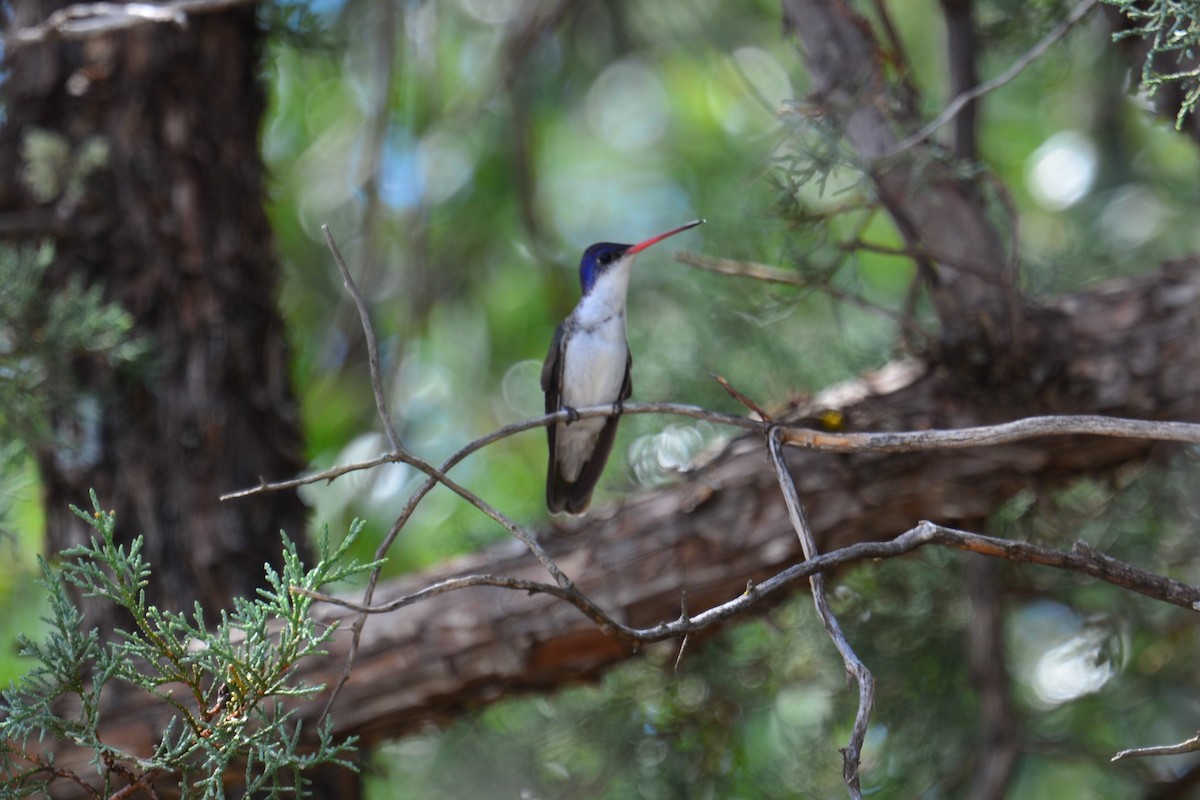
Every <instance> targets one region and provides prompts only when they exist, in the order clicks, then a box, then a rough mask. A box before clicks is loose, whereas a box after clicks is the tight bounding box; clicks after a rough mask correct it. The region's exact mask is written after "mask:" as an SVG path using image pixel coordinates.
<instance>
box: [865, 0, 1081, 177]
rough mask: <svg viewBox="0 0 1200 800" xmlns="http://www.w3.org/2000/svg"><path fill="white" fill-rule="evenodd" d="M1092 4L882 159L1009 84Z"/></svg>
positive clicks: (1078, 8)
mask: <svg viewBox="0 0 1200 800" xmlns="http://www.w3.org/2000/svg"><path fill="white" fill-rule="evenodd" d="M1096 5H1097V0H1083V2H1081V3H1080V4H1079V5H1077V6H1075V8H1073V9H1071V13H1070V14H1068V15H1067V16H1066V18H1065V19H1064V20H1063V21H1062V22H1060V23H1058V25H1056V26H1054V29H1053V30H1051V31H1050V32H1049V33H1047V34H1046V35H1045V36H1044V37H1042V39H1041V41H1039V42H1038V43H1037V44H1035V45H1034V46H1033V47H1031V48H1029V50H1028V51H1026V52H1025V53H1024V54H1023V55H1022V56H1021V57H1020V58H1018V59H1017V60H1016V61H1014V62H1013V63H1012V64H1011V65H1010V66H1009V68H1008V69H1006V70H1004V72H1001V73H1000V74H999V75H997V76H996V77H994V78H992V79H991V80H990V81H984V82H983V83H981V84H979V85H978V86H976V87H974V88H973V89H969V90H968V91H965V92H963V93H961V94H960V95H958V96H957V97H955V98H954V99H953V100H951V101H950V104H949V105H948V106H946V108H945V109H944V110H943V111H942V113H941V114H938V115H937V117H935V118H934V119H933V121H931V122H930V123H929V124H927V125H925V126H924V127H923V128H921V129H920V130H919V131H917V132H916V133H914V134H913V135H911V136H909V137H908V138H906V139H904V140H902V141H901V142H900V143H899V144H897V145H896V146H895V147H893V148H892V149H891V150H890V151H888V152H887V154H885V155H884V158H891V157H892V156H895V155H899V154H900V153H903V152H904V151H905V150H908V149H909V148H910V147H913V146H915V145H917V144H920V143H921V142H923V141H925V140H926V139H928V138H929V137H930V136H932V135H933V134H934V133H936V132H937V131H938V130H940V129H941V128H942V127H943V126H944V125H946V123H948V122H950V121H951V120H952V119H954V118H955V116H957V115H958V113H959V112H961V111H962V110H963V109H964V108H966V106H967V104H968V103H970V102H971V101H972V100H976V99H978V98H980V97H983V96H984V95H985V94H987V93H988V92H991V91H995V90H996V89H999V88H1000V87H1001V86H1004V85H1005V84H1007V83H1011V82H1012V81H1013V80H1014V79H1015V78H1016V77H1017V76H1018V75H1020V74H1021V73H1022V72H1024V71H1025V68H1026V67H1028V66H1029V65H1030V64H1032V63H1033V62H1034V61H1036V60H1037V59H1038V58H1040V57H1041V55H1042V54H1043V53H1045V52H1046V51H1047V50H1049V49H1050V46H1051V45H1053V44H1054V43H1055V42H1057V41H1058V40H1059V39H1061V38H1062V37H1063V36H1065V35H1066V34H1067V31H1069V30H1071V28H1073V27H1075V25H1076V23H1078V22H1079V21H1080V20H1081V19H1083V18H1084V17H1086V16H1087V15H1088V13H1089V12H1090V11H1091V10H1092V9H1093V8H1095V7H1096Z"/></svg>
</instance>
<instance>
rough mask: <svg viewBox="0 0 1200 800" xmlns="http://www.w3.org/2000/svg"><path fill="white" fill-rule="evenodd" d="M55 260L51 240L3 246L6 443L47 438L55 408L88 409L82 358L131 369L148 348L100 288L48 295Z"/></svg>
mask: <svg viewBox="0 0 1200 800" xmlns="http://www.w3.org/2000/svg"><path fill="white" fill-rule="evenodd" d="M53 258H54V248H53V247H52V246H51V245H50V244H49V243H42V244H40V245H37V246H20V247H12V246H2V245H0V441H5V440H9V439H20V440H23V441H25V442H26V443H34V442H42V441H46V440H47V439H49V438H51V437H52V436H53V435H54V434H53V432H52V430H51V425H50V418H51V416H52V414H53V412H54V411H55V410H58V409H61V408H63V407H65V406H66V405H68V404H72V405H75V406H77V407H79V410H80V411H81V413H85V410H84V408H83V406H86V403H87V397H88V395H87V394H86V393H80V392H79V391H78V390H79V387H78V386H77V385H76V381H75V380H74V379H73V376H74V374H75V364H76V362H77V360H80V359H83V360H87V359H96V360H100V361H103V362H106V363H108V364H110V365H118V366H120V365H125V366H133V365H136V364H139V363H141V362H142V360H143V359H144V358H145V357H146V355H147V353H148V351H149V348H148V344H147V342H146V341H145V340H144V339H140V338H138V337H136V336H135V335H134V332H133V318H132V317H131V316H130V315H129V313H128V312H126V311H125V310H124V309H122V308H121V307H120V306H119V305H117V304H115V303H109V302H106V301H105V300H104V297H103V292H102V289H101V287H100V286H96V285H93V286H84V285H83V284H82V283H81V282H80V281H78V280H68V281H66V282H65V283H64V284H63V285H62V286H61V287H60V288H59V289H57V290H55V291H54V292H53V293H52V294H50V295H47V294H46V289H45V282H44V281H43V277H44V275H45V273H46V270H47V269H49V268H50V266H51V264H52V262H53ZM0 474H3V473H0Z"/></svg>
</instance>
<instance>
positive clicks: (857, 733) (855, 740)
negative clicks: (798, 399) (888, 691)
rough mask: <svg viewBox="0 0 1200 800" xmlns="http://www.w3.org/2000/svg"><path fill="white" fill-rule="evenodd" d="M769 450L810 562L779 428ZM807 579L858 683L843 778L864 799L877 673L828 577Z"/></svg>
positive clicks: (812, 543) (811, 549)
mask: <svg viewBox="0 0 1200 800" xmlns="http://www.w3.org/2000/svg"><path fill="white" fill-rule="evenodd" d="M767 449H768V451H769V452H770V454H771V463H772V465H774V467H775V475H776V476H777V477H778V478H779V488H780V490H781V491H782V492H783V499H784V501H785V502H786V503H787V510H788V518H789V519H790V520H791V522H792V527H793V528H794V529H795V531H796V536H798V537H799V538H800V547H801V549H802V550H803V551H804V558H805V560H806V561H811V560H812V559H814V558H816V557H817V541H816V538H815V537H814V536H813V533H812V528H810V527H809V524H808V518H807V517H806V516H805V514H804V506H803V505H802V504H801V503H800V496H799V495H798V494H797V492H796V483H795V481H793V480H792V473H791V472H790V471H789V470H788V466H787V462H786V461H785V460H784V458H783V447H782V439H781V431H780V430H779V428H777V427H776V428H771V430H770V432H769V433H768V434H767ZM808 580H809V585H810V586H811V587H812V595H813V603H814V604H815V605H816V607H817V614H818V615H819V616H820V617H821V622H822V623H824V624H825V630H826V631H827V632H828V633H829V637H830V638H831V639H833V645H834V647H836V648H837V651H838V653H839V654H841V656H842V663H843V664H844V665H845V667H846V673H847V674H848V675H851V676H853V678H854V680H855V682H856V683H857V684H858V712H857V713H856V714H855V715H854V728H853V729H852V730H851V732H850V741H849V743H848V744H847V745H846V748H845V749H844V750H842V780H844V781H845V782H846V788H847V789H849V791H850V797H851V798H853V799H854V800H862V789H861V787H860V785H859V777H858V766H859V764H860V763H861V761H862V748H863V742H864V741H865V740H866V738H867V724H868V723H869V722H870V721H871V710H872V709H873V708H874V707H875V676H873V675H872V674H871V671H870V670H869V669H867V665H866V664H864V663H863V662H862V659H860V658H859V657H858V654H856V653H855V652H854V648H853V647H851V646H850V642H849V641H847V639H846V635H845V634H844V633H843V632H842V626H841V624H840V623H839V622H838V619H837V616H835V615H834V613H833V609H832V608H830V607H829V598H827V597H826V596H825V576H824V575H823V574H821V573H819V572H816V573H813V574H812V575H811V576H810V577H809V579H808Z"/></svg>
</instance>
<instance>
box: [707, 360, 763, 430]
mask: <svg viewBox="0 0 1200 800" xmlns="http://www.w3.org/2000/svg"><path fill="white" fill-rule="evenodd" d="M708 375H709V377H711V378H712V379H713V380H714V381H716V382H717V383H719V384H721V388H722V389H724V390H725V391H727V392H729V396H730V397H732V398H733V399H734V400H737V401H738V402H739V403H741V404H742V405H744V406H745V407H746V408H748V409H750V412H751V413H752V414H757V415H758V418H759V419H761V420H762V421H763V422H773V421H774V420H773V419H772V418H771V415H770V414H768V413H767V412H766V411H764V410H763V409H762V406H760V405H759V404H758V403H756V402H754V401H753V400H751V399H750V398H749V397H747V396H746V395H744V394H742V393H741V392H740V391H738V390H737V389H735V388H734V387H733V384H732V383H730V382H729V381H728V380H726V379H725V377H724V376H723V375H718V374H717V373H715V372H710V373H708Z"/></svg>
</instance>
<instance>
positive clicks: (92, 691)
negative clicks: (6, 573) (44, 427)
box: [0, 493, 374, 800]
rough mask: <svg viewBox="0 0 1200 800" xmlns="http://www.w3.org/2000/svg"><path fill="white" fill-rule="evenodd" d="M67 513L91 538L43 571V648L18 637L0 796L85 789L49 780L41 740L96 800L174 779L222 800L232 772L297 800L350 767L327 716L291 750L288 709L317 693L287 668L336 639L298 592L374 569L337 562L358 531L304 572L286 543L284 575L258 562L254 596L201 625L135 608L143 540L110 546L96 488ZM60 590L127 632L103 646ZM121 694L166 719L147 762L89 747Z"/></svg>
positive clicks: (249, 785) (1, 725) (0, 706)
mask: <svg viewBox="0 0 1200 800" xmlns="http://www.w3.org/2000/svg"><path fill="white" fill-rule="evenodd" d="M73 510H74V511H75V513H76V514H78V515H79V516H80V517H81V518H82V519H84V520H86V521H88V522H89V523H90V524H91V525H92V526H93V527H94V528H95V529H96V531H97V532H98V534H99V536H98V537H93V539H92V540H91V541H90V542H89V543H88V544H87V545H83V546H80V547H76V548H72V549H71V550H69V551H67V552H65V553H64V554H63V555H64V557H65V558H66V561H65V562H64V563H63V565H62V567H61V569H59V570H57V571H56V570H54V569H51V567H50V566H49V565H48V564H46V563H45V562H44V561H42V563H41V569H42V580H41V585H42V586H44V587H45V589H46V590H47V592H48V593H49V595H50V608H51V613H50V618H49V619H48V620H47V623H48V624H49V626H50V631H49V633H48V635H47V637H46V640H45V641H44V642H42V643H37V642H34V641H31V640H29V639H28V638H26V637H24V636H21V637H19V646H20V648H21V650H22V651H23V653H24V654H25V655H27V656H29V657H32V658H34V659H36V662H37V663H36V666H35V667H34V668H33V670H32V671H31V672H30V673H29V674H28V675H27V676H25V678H24V679H22V680H21V681H20V682H19V683H18V684H16V685H15V686H13V687H12V688H10V689H9V690H7V691H5V692H4V693H3V701H2V703H0V742H3V744H2V745H0V748H2V749H0V758H2V759H3V770H2V774H3V783H0V798H5V799H6V800H7V798H17V797H32V796H41V795H42V793H43V792H44V791H45V790H46V789H47V788H48V786H49V784H50V783H51V782H52V781H53V780H54V779H56V778H57V779H66V780H72V781H75V782H77V783H80V784H83V783H85V782H86V779H85V776H81V775H77V774H73V773H72V774H66V775H63V774H58V773H56V772H55V771H54V762H53V760H52V758H51V756H50V755H49V754H48V753H47V752H44V751H42V749H41V748H42V743H43V742H44V741H46V740H50V741H53V742H57V743H59V745H60V746H61V745H62V744H65V743H71V744H73V745H75V746H77V747H80V748H82V749H84V750H90V751H91V753H92V760H91V763H92V764H93V765H94V766H95V767H96V769H97V771H98V773H99V776H100V778H99V780H100V786H98V787H93V788H94V789H95V790H96V791H99V792H101V793H102V794H103V795H104V796H109V795H111V794H112V793H113V792H115V791H117V790H118V789H120V788H121V786H122V785H127V784H128V783H133V782H137V781H139V780H144V781H146V782H147V783H148V782H150V781H151V780H153V779H155V778H160V779H161V778H162V777H166V776H177V777H178V781H179V784H180V787H181V790H182V791H183V795H184V796H185V797H198V798H222V797H224V796H225V789H224V784H223V781H224V780H225V779H226V778H227V777H228V776H229V775H230V774H232V773H233V772H235V771H236V772H237V773H238V774H240V776H241V778H242V783H243V785H244V787H245V791H246V792H247V793H255V796H260V797H293V796H304V795H305V789H304V785H305V780H304V778H303V776H302V775H301V771H302V770H304V769H306V768H308V767H311V766H314V765H317V764H341V765H343V766H347V767H350V768H353V764H352V763H351V762H350V761H348V760H347V756H348V755H349V753H350V752H351V751H352V749H353V742H352V741H347V742H334V741H333V738H332V734H331V720H329V719H326V720H325V722H324V723H323V724H322V725H321V727H320V729H319V730H318V731H317V736H316V743H315V745H314V744H312V743H310V742H306V743H305V746H304V747H302V746H301V740H300V734H301V726H300V723H299V722H298V721H297V720H296V719H295V714H296V712H295V709H294V708H289V707H288V701H289V700H294V699H297V698H305V697H310V696H312V695H313V694H315V693H317V692H319V691H320V690H321V689H322V687H321V686H312V685H306V684H303V683H301V682H299V681H297V679H296V674H295V673H296V665H297V664H298V662H300V661H301V660H302V659H305V658H308V657H311V656H319V655H323V654H324V652H325V651H324V650H323V646H324V644H325V642H326V641H327V640H328V639H329V637H330V636H332V635H333V630H334V629H333V628H332V627H326V628H320V627H318V626H317V624H316V623H315V622H314V621H313V620H312V619H311V618H310V616H309V610H310V608H311V605H312V602H313V601H312V599H311V598H310V597H308V596H306V594H304V592H306V591H316V590H317V589H319V588H320V587H321V586H323V585H324V584H327V583H330V582H333V581H338V580H342V579H345V578H347V577H349V576H351V575H354V574H356V573H359V572H362V571H364V570H366V569H369V568H371V567H372V566H374V565H373V564H366V565H364V564H360V563H357V562H354V561H346V559H345V558H344V557H345V555H346V552H347V550H348V549H349V547H350V546H351V544H352V542H353V540H354V539H355V538H356V537H357V536H358V534H359V533H360V532H361V530H362V527H363V524H362V523H360V522H356V523H355V524H354V525H352V526H351V529H350V532H349V535H348V536H347V537H346V538H345V539H344V540H343V541H342V543H341V544H340V545H339V546H338V547H337V548H336V549H331V548H330V544H329V541H328V537H327V536H326V537H325V538H323V539H322V541H321V544H320V560H319V562H318V563H317V564H316V566H314V567H313V568H312V569H308V570H306V569H305V567H304V565H303V564H302V563H301V561H300V557H299V555H298V554H297V551H296V548H295V546H294V545H293V544H292V543H291V542H290V541H289V540H288V539H287V537H286V536H285V537H284V559H283V561H284V563H283V568H282V571H280V572H276V571H275V570H274V569H272V568H271V567H270V566H268V567H267V570H266V584H267V585H266V587H265V588H263V589H260V590H259V596H258V597H257V598H256V599H253V600H249V599H243V598H239V599H237V600H236V601H235V605H234V609H233V611H232V612H228V613H226V612H222V614H221V619H220V621H219V622H218V624H217V625H216V626H215V627H213V628H212V629H210V628H209V627H208V626H207V624H206V622H205V620H204V618H203V615H202V613H201V611H200V609H199V606H197V608H196V609H195V611H194V612H193V613H192V614H191V615H190V616H189V615H186V614H182V613H175V612H170V611H162V610H160V609H159V608H157V607H155V606H152V605H148V604H147V603H146V596H145V591H144V590H145V587H146V585H147V584H148V583H149V581H150V565H149V564H147V563H146V561H145V560H144V559H143V558H142V556H141V547H142V540H141V538H140V537H139V538H137V539H135V540H134V542H133V543H132V544H131V545H130V546H129V547H128V548H126V547H124V546H122V545H117V544H115V542H114V530H115V527H116V519H115V515H114V514H113V513H111V512H105V511H103V510H102V509H101V508H100V506H99V503H98V501H97V499H96V496H95V494H94V493H93V494H92V511H91V513H87V512H84V511H81V510H80V509H77V508H73ZM68 587H74V589H75V590H77V591H78V592H79V593H80V594H81V595H82V596H83V597H87V598H94V599H97V600H100V601H103V602H108V603H112V604H114V605H116V606H118V607H120V608H122V609H124V610H125V611H126V612H128V614H129V617H130V618H131V619H132V622H133V627H132V629H130V630H127V631H126V630H121V631H117V632H116V635H115V636H114V637H112V639H111V640H105V639H103V638H102V637H101V636H100V633H99V632H98V631H97V630H95V629H85V627H84V625H83V615H82V614H81V613H80V611H79V610H78V609H77V608H76V607H75V606H74V605H73V604H72V602H71V599H70V597H69V591H68ZM130 688H132V689H135V690H138V691H140V692H144V693H148V694H150V695H153V696H154V697H155V698H157V699H158V700H160V701H162V702H163V703H165V704H168V705H169V706H170V707H171V708H172V709H173V710H174V714H173V716H172V717H171V719H170V721H169V722H168V723H167V725H166V727H165V729H164V730H163V733H162V737H161V739H160V740H159V741H158V744H157V746H156V747H155V749H154V752H153V753H151V754H148V755H147V754H133V753H128V752H124V751H122V750H121V749H119V748H117V747H114V746H113V745H111V744H109V743H107V742H105V741H104V740H103V738H101V728H102V723H103V721H104V717H105V715H106V714H113V713H117V712H118V711H119V709H118V708H115V707H114V706H113V704H112V702H111V700H112V697H113V696H114V695H116V694H117V692H121V691H126V692H127V691H129V689H130ZM122 696H124V695H122ZM125 702H128V701H127V700H126V701H125Z"/></svg>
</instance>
